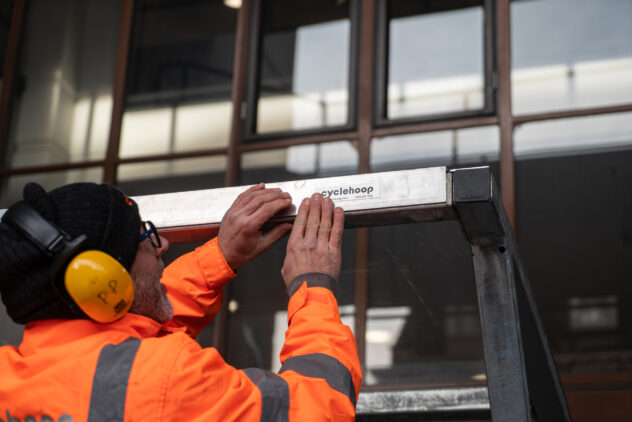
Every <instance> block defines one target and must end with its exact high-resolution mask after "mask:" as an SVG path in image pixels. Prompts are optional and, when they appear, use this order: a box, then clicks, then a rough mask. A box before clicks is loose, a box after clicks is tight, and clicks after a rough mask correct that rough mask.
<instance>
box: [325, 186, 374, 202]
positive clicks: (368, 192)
mask: <svg viewBox="0 0 632 422" xmlns="http://www.w3.org/2000/svg"><path fill="white" fill-rule="evenodd" d="M320 194H321V195H322V196H323V198H331V199H332V200H333V201H334V202H335V201H354V200H357V199H372V198H377V197H378V196H379V192H378V189H377V186H376V185H374V184H365V185H347V186H332V187H326V188H322V189H320Z"/></svg>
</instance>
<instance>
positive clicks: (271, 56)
mask: <svg viewBox="0 0 632 422" xmlns="http://www.w3.org/2000/svg"><path fill="white" fill-rule="evenodd" d="M262 3H263V5H262V13H263V16H262V27H263V32H262V35H261V36H262V42H261V59H260V63H259V91H258V93H257V94H258V105H257V107H258V109H257V128H256V131H257V133H266V132H277V131H286V130H293V129H308V128H320V127H330V126H341V125H345V124H346V123H347V121H348V108H349V107H348V100H349V54H350V39H351V36H350V34H351V22H350V19H349V15H350V14H349V4H350V2H347V1H344V2H341V1H337V0H303V1H300V2H297V1H294V0H264V1H263V2H262Z"/></svg>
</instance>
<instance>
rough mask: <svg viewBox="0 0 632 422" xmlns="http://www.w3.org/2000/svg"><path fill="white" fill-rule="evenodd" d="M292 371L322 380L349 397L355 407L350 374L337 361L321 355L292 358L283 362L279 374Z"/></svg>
mask: <svg viewBox="0 0 632 422" xmlns="http://www.w3.org/2000/svg"><path fill="white" fill-rule="evenodd" d="M285 371H294V372H298V373H299V374H301V375H303V376H306V377H311V378H324V379H325V381H327V384H329V386H330V387H331V388H333V389H334V390H336V391H339V392H341V393H342V394H344V395H345V396H347V397H349V400H351V403H353V405H354V406H355V403H356V394H355V386H354V385H353V379H352V378H351V373H350V372H349V370H348V369H347V367H346V366H344V365H343V364H342V363H340V361H338V359H335V358H332V357H331V356H329V355H325V354H323V353H311V354H309V355H301V356H294V357H291V358H289V359H288V360H286V361H285V363H284V364H283V366H282V367H281V370H280V371H279V373H283V372H285Z"/></svg>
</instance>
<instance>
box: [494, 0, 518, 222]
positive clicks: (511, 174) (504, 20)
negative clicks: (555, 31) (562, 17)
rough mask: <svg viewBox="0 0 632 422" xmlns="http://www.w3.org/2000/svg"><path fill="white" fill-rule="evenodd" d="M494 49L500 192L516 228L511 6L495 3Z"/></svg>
mask: <svg viewBox="0 0 632 422" xmlns="http://www.w3.org/2000/svg"><path fill="white" fill-rule="evenodd" d="M495 13H496V20H495V22H496V48H497V60H498V61H497V66H498V73H497V75H498V78H497V79H498V88H497V93H496V95H497V110H496V111H497V112H496V115H497V116H498V122H499V127H500V192H501V196H502V199H503V202H504V205H505V209H506V210H507V217H508V218H509V222H510V223H511V226H512V227H516V192H515V189H516V186H515V170H514V153H513V120H512V112H511V29H510V18H511V5H510V2H509V0H496V10H495Z"/></svg>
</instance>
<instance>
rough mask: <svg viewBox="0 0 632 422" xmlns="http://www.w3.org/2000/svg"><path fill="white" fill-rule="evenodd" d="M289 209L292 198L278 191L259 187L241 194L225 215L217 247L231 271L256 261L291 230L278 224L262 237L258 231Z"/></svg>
mask: <svg viewBox="0 0 632 422" xmlns="http://www.w3.org/2000/svg"><path fill="white" fill-rule="evenodd" d="M290 205H292V198H291V197H290V194H289V193H287V192H283V191H282V190H281V189H278V188H273V189H267V188H266V187H265V186H264V184H263V183H259V184H258V185H256V186H252V187H251V188H249V189H248V190H246V191H245V192H242V193H241V194H240V195H239V196H238V197H237V199H236V200H235V202H233V204H232V205H231V207H230V208H229V209H228V211H226V214H225V215H224V218H222V223H221V225H220V228H219V233H218V235H217V243H218V244H219V248H220V250H221V251H222V254H223V255H224V258H225V259H226V262H227V263H228V265H230V267H231V268H232V269H233V270H236V269H237V268H239V267H241V266H242V265H244V264H245V263H246V262H249V261H250V260H252V259H254V258H256V257H257V256H259V255H260V254H261V253H263V252H264V251H265V250H266V249H268V248H269V247H270V246H272V245H273V244H274V243H275V242H276V241H277V240H279V239H280V238H282V237H283V236H284V235H285V234H287V233H288V232H289V231H290V230H291V229H292V225H291V224H289V223H286V224H279V225H278V226H276V227H274V228H273V229H272V230H270V231H268V232H266V233H263V232H262V231H261V227H262V226H263V224H264V223H265V222H267V221H268V220H269V219H270V218H271V217H272V216H273V215H274V214H276V213H277V212H279V211H281V210H282V209H283V208H286V207H289V206H290Z"/></svg>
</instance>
